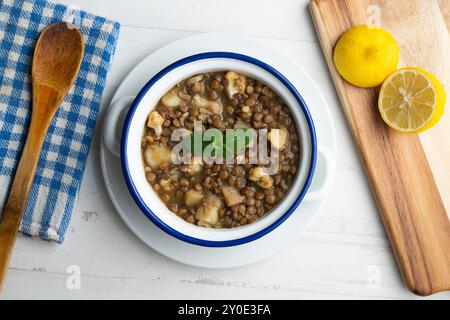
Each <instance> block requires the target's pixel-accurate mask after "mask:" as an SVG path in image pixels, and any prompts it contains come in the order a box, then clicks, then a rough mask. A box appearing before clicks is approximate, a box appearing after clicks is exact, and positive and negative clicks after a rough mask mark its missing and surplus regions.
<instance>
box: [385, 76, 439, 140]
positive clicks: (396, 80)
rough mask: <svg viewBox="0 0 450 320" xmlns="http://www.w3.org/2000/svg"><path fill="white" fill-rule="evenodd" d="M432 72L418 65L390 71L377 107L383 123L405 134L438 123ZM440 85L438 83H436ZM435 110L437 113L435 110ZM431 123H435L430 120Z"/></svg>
mask: <svg viewBox="0 0 450 320" xmlns="http://www.w3.org/2000/svg"><path fill="white" fill-rule="evenodd" d="M434 82H435V83H436V82H437V83H436V84H439V82H438V81H437V79H435V78H434V77H433V76H432V75H431V74H429V73H428V72H426V71H424V70H420V69H418V68H405V69H401V70H398V71H396V72H394V73H393V74H391V75H390V76H389V77H388V78H387V79H386V81H385V82H384V83H383V85H382V87H381V91H380V96H379V100H378V108H379V110H380V113H381V117H382V118H383V120H384V122H386V124H387V125H389V126H390V127H391V128H393V129H395V130H397V131H400V132H406V133H417V132H421V131H423V130H425V129H428V128H429V127H431V126H432V123H431V122H437V120H439V119H435V118H436V117H434V115H435V114H439V118H440V115H441V112H440V110H437V109H438V108H439V109H441V108H443V106H442V107H441V103H440V100H441V99H438V93H439V92H438V91H437V90H439V91H440V89H441V88H436V86H435V84H434ZM439 85H440V84H439ZM436 111H438V112H436ZM433 124H434V123H433Z"/></svg>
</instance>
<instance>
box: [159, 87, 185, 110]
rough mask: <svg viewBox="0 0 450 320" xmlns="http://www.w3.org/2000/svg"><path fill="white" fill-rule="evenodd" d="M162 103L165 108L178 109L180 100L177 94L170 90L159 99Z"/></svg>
mask: <svg viewBox="0 0 450 320" xmlns="http://www.w3.org/2000/svg"><path fill="white" fill-rule="evenodd" d="M161 101H162V103H163V104H164V105H165V106H166V107H167V108H178V106H179V105H180V103H181V99H180V97H179V96H178V92H177V91H176V90H170V91H169V92H167V93H166V94H165V95H164V96H163V97H162V99H161Z"/></svg>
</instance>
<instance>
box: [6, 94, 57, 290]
mask: <svg viewBox="0 0 450 320" xmlns="http://www.w3.org/2000/svg"><path fill="white" fill-rule="evenodd" d="M35 89H36V91H34V92H33V95H34V96H33V112H32V115H31V123H30V128H29V130H28V136H27V140H26V142H25V146H24V149H23V151H22V155H21V157H20V161H19V165H18V167H17V171H16V174H15V177H14V181H13V184H12V186H11V191H10V193H9V196H8V200H7V202H6V205H5V209H4V210H3V214H2V216H1V220H0V289H1V288H2V285H3V280H4V278H5V275H6V271H7V269H8V264H9V259H10V257H11V253H12V251H13V248H14V242H15V240H16V236H17V231H18V229H19V224H20V221H21V219H22V215H23V212H24V210H25V206H26V204H27V199H28V193H29V191H30V187H31V184H32V182H33V179H34V174H35V171H36V166H37V163H38V160H39V155H40V152H41V148H42V144H43V143H44V140H45V136H46V134H47V130H48V127H49V125H50V122H51V120H52V119H53V116H54V114H55V111H56V107H57V106H58V104H59V102H60V100H61V98H60V97H61V95H60V94H59V92H58V91H56V90H55V89H53V88H52V87H49V86H45V85H44V86H39V85H38V86H37V88H35ZM55 104H56V105H55Z"/></svg>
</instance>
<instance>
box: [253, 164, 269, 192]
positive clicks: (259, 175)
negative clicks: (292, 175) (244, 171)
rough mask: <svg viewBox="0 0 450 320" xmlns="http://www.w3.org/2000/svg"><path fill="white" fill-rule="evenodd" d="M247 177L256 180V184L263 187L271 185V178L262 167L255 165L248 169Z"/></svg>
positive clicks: (266, 187)
mask: <svg viewBox="0 0 450 320" xmlns="http://www.w3.org/2000/svg"><path fill="white" fill-rule="evenodd" d="M248 178H249V179H250V180H253V181H256V182H257V183H258V185H259V186H260V187H261V188H263V189H270V188H272V186H273V179H272V177H271V176H269V174H268V173H267V172H266V169H264V168H263V167H256V168H252V169H250V172H249V176H248Z"/></svg>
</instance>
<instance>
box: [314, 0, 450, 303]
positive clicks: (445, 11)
mask: <svg viewBox="0 0 450 320" xmlns="http://www.w3.org/2000/svg"><path fill="white" fill-rule="evenodd" d="M310 8H311V12H312V16H313V20H314V23H315V27H316V30H317V34H318V37H319V41H320V44H321V46H322V50H323V53H324V55H325V58H326V61H327V63H328V67H329V69H330V73H331V76H332V78H333V81H334V85H335V87H336V90H337V93H338V96H339V99H340V102H341V104H342V108H343V110H344V112H345V115H346V118H347V122H348V125H349V126H350V128H351V131H352V134H353V137H354V140H355V143H356V145H357V147H358V149H359V152H360V155H361V158H362V161H363V163H364V166H365V168H366V171H367V174H368V176H369V180H370V183H371V186H372V190H373V192H374V195H375V198H376V200H377V204H378V207H379V210H380V213H381V216H382V219H383V222H384V225H385V228H386V231H387V234H388V236H389V238H390V241H391V244H392V247H393V250H394V253H395V255H396V258H397V261H398V264H399V266H400V270H401V273H402V275H403V278H404V280H405V282H406V284H407V286H408V287H409V288H410V289H411V291H413V292H414V293H416V294H419V295H430V294H432V293H435V292H439V291H444V290H450V222H449V217H450V109H449V106H450V104H449V103H448V101H449V100H450V86H449V84H450V73H449V71H450V69H449V66H450V48H449V46H450V40H449V38H450V37H449V32H448V30H450V1H449V0H440V1H439V0H312V1H311V3H310ZM373 23H376V24H379V25H381V27H383V28H385V29H387V30H388V31H389V32H390V33H391V34H392V35H393V36H394V38H395V39H396V40H397V42H398V44H399V46H400V56H401V58H400V59H401V61H400V66H419V67H422V68H424V69H427V70H429V71H431V72H432V73H434V74H435V75H436V76H437V77H438V78H439V79H440V80H441V81H442V83H443V84H444V87H445V90H446V92H447V106H446V110H445V113H444V116H443V118H442V119H441V121H440V122H439V123H438V124H437V125H436V126H435V127H434V128H432V129H431V130H428V131H427V132H425V133H422V134H420V135H407V134H400V133H397V132H395V131H394V130H392V129H390V128H388V127H387V126H386V125H385V124H384V123H383V121H382V120H381V117H380V115H379V112H378V109H377V97H378V91H379V89H362V88H357V87H354V86H352V85H350V84H349V83H347V82H345V81H344V80H343V79H342V78H341V77H340V76H339V74H338V73H337V71H336V69H335V66H334V64H333V59H332V55H333V48H334V45H335V43H336V41H337V39H338V38H339V36H340V35H341V34H342V33H343V32H344V31H345V30H347V29H348V28H350V27H352V26H354V25H358V24H373ZM447 28H449V29H447Z"/></svg>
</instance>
